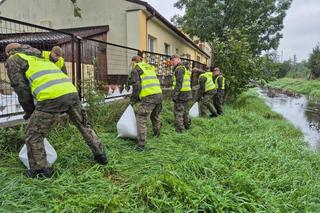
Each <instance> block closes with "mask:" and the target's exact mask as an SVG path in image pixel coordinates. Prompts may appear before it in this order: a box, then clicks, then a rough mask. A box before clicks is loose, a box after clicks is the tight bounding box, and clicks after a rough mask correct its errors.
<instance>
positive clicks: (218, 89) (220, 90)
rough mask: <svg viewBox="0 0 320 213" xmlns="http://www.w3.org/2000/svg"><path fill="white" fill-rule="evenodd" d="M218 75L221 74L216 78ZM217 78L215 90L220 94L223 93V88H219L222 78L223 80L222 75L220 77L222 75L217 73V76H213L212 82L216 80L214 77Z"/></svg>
mask: <svg viewBox="0 0 320 213" xmlns="http://www.w3.org/2000/svg"><path fill="white" fill-rule="evenodd" d="M219 76H221V77H220V78H218V77H219ZM217 78H218V82H217V83H218V88H217V92H218V94H221V95H223V93H224V90H223V89H221V88H222V83H223V82H222V80H223V77H222V75H221V74H220V75H217V76H213V79H212V80H213V82H215V81H216V79H217Z"/></svg>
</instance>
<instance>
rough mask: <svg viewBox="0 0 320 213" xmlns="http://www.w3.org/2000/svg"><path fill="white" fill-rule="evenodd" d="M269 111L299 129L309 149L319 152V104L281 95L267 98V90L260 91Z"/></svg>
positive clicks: (304, 98)
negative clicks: (269, 108) (279, 115)
mask: <svg viewBox="0 0 320 213" xmlns="http://www.w3.org/2000/svg"><path fill="white" fill-rule="evenodd" d="M259 93H260V95H261V96H262V97H263V98H264V100H265V101H266V103H267V104H268V105H269V106H270V107H271V109H272V110H273V111H275V112H277V113H279V114H281V115H282V116H283V117H284V118H286V119H287V120H289V121H290V122H291V123H293V124H294V126H296V127H297V128H299V129H300V130H301V131H302V133H303V135H304V138H305V140H306V141H307V142H308V144H309V145H310V147H311V149H314V150H320V103H319V102H314V101H312V100H309V99H308V98H307V97H306V96H299V97H291V96H288V95H286V94H282V93H275V94H274V95H273V97H269V96H268V90H260V91H259Z"/></svg>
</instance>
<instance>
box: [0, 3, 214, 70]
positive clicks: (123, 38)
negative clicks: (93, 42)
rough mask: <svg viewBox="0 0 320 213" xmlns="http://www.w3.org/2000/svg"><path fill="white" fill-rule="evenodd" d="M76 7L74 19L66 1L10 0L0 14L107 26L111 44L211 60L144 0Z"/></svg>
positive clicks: (62, 25)
mask: <svg viewBox="0 0 320 213" xmlns="http://www.w3.org/2000/svg"><path fill="white" fill-rule="evenodd" d="M17 5H19V7H17ZM77 6H78V7H79V8H81V16H82V18H79V17H75V16H74V13H73V11H74V5H73V4H72V2H71V1H69V0H55V1H52V0H28V1H20V0H10V1H4V2H3V3H2V4H1V5H0V11H1V15H2V16H4V17H8V18H12V19H16V20H21V21H25V22H29V23H33V24H37V25H42V26H46V27H50V28H54V29H67V28H68V29H70V28H81V27H90V26H102V25H108V26H109V31H108V33H107V36H108V42H111V43H114V44H119V45H123V46H128V47H132V48H136V49H139V50H142V51H149V52H155V53H159V54H164V55H171V54H173V53H178V54H180V55H182V56H183V57H185V58H187V59H191V60H195V61H198V62H200V63H204V64H206V63H207V62H208V60H209V58H210V55H209V54H208V53H206V52H205V51H204V50H203V49H201V48H200V47H199V46H198V45H197V44H195V43H194V42H193V41H192V40H191V39H190V38H189V37H188V36H187V35H185V34H183V33H182V32H181V31H180V30H178V29H177V28H176V27H175V26H173V25H172V24H171V23H170V22H169V21H168V20H167V19H165V18H164V17H163V16H162V15H161V14H160V13H159V12H158V11H157V10H155V9H154V8H153V7H152V6H151V5H149V4H148V3H146V2H144V1H140V0H107V1H106V0H95V1H88V0H77ZM126 63H127V62H126ZM119 72H120V73H119ZM108 74H127V70H120V71H119V70H117V69H110V70H108Z"/></svg>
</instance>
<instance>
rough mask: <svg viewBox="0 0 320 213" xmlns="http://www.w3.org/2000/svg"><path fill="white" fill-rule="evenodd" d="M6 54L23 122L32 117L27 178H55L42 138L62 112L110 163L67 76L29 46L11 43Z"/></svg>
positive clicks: (98, 156)
mask: <svg viewBox="0 0 320 213" xmlns="http://www.w3.org/2000/svg"><path fill="white" fill-rule="evenodd" d="M5 53H6V55H7V56H8V57H9V58H8V59H7V61H6V65H5V66H6V69H7V73H8V76H9V79H10V82H11V86H12V87H13V89H14V90H15V92H16V93H17V95H18V98H19V103H20V104H21V106H22V108H23V109H24V112H25V115H24V116H23V117H24V119H26V120H28V119H29V118H30V119H29V122H28V124H27V127H26V130H25V134H26V138H25V143H26V146H27V151H28V158H29V164H30V169H29V170H27V173H26V174H27V176H28V177H31V178H34V177H36V176H38V175H39V176H43V177H47V178H48V177H51V176H52V175H53V169H52V168H50V167H49V166H48V162H47V159H46V152H45V149H44V145H43V139H44V137H45V136H46V135H47V134H48V132H49V130H50V127H52V126H53V124H54V123H55V121H56V119H57V118H58V117H59V115H60V114H61V113H63V112H66V113H67V114H68V115H69V117H70V120H71V121H72V122H73V123H74V124H75V126H76V127H77V128H78V129H79V131H80V133H81V134H82V136H83V137H84V139H85V141H86V143H87V145H88V146H89V147H90V149H91V150H92V152H93V155H94V158H95V160H96V161H97V162H98V163H100V164H106V163H107V162H108V161H107V158H106V155H105V152H104V148H103V145H102V143H101V141H100V139H99V138H98V136H97V135H96V133H95V131H94V130H93V129H91V127H90V126H89V124H88V123H87V121H86V114H85V111H84V110H83V109H82V107H81V103H80V100H79V97H78V92H77V89H76V88H75V87H74V85H73V84H72V83H71V82H70V80H69V78H68V76H67V75H66V74H64V73H63V72H62V71H61V70H60V69H59V68H58V67H57V66H56V65H55V64H53V63H52V62H50V61H48V60H45V59H43V58H42V57H41V52H40V51H39V50H38V49H35V48H32V47H30V46H29V45H20V44H19V43H11V44H8V45H7V46H6V48H5ZM33 99H35V100H36V104H35V103H34V101H33Z"/></svg>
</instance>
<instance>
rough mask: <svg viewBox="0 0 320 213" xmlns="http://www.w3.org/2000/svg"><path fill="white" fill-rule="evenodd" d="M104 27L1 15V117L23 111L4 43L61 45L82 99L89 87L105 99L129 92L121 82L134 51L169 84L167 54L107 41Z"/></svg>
mask: <svg viewBox="0 0 320 213" xmlns="http://www.w3.org/2000/svg"><path fill="white" fill-rule="evenodd" d="M107 31H108V29H106V28H103V27H98V29H97V28H94V27H87V28H78V29H65V30H54V29H50V28H46V27H41V26H37V25H33V24H29V23H24V22H21V21H16V20H12V19H8V18H5V17H1V16H0V118H1V117H7V116H12V115H16V114H19V113H23V109H22V108H21V106H20V104H19V102H18V97H17V95H16V93H15V92H14V91H13V89H12V88H11V85H10V81H9V78H8V76H7V70H6V68H5V61H6V59H7V56H6V55H5V47H6V45H7V44H9V43H13V42H17V43H20V44H27V45H30V46H31V47H33V48H37V49H38V50H40V51H51V49H52V48H53V47H54V46H60V47H61V48H62V50H63V58H64V60H65V66H66V70H67V74H68V76H69V77H70V79H72V82H73V83H74V84H75V85H76V86H77V88H78V91H79V96H80V98H81V99H82V101H85V97H86V93H87V92H88V91H91V90H92V89H99V90H101V91H102V92H103V94H104V96H105V98H106V99H109V98H114V97H119V96H123V95H128V94H130V92H131V91H130V90H129V91H127V90H126V89H125V87H124V85H125V84H126V83H127V79H128V73H129V72H130V70H131V68H132V67H131V66H130V62H131V58H132V56H135V55H137V54H138V55H141V56H142V58H143V60H144V61H146V62H148V63H150V64H152V65H154V66H155V67H156V70H157V75H158V77H159V80H160V82H161V86H162V87H167V88H168V87H171V85H172V72H173V66H172V64H171V63H170V56H169V55H164V54H159V53H154V52H147V51H144V52H141V51H140V50H138V49H135V48H130V47H126V46H121V45H117V44H112V43H108V42H107ZM182 61H183V63H184V64H185V65H186V66H187V67H189V68H190V69H192V68H194V67H197V68H200V69H203V68H204V64H201V63H199V62H196V61H193V60H190V59H185V58H183V59H182ZM194 82H196V81H194ZM192 84H193V85H194V84H195V83H192Z"/></svg>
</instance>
